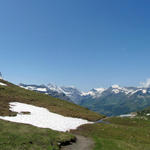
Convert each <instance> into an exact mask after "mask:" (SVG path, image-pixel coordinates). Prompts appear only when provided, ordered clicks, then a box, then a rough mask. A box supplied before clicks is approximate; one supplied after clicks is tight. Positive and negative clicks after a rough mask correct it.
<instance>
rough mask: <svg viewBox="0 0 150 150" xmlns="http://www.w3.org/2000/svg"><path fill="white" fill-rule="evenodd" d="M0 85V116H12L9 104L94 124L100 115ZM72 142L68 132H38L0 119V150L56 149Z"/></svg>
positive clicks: (41, 95) (35, 128) (50, 98)
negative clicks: (24, 104) (31, 106)
mask: <svg viewBox="0 0 150 150" xmlns="http://www.w3.org/2000/svg"><path fill="white" fill-rule="evenodd" d="M0 82H3V83H5V84H7V85H8V86H0V115H1V116H2V115H3V116H8V115H15V113H13V112H11V111H9V102H23V103H27V104H33V105H35V106H41V107H45V108H47V109H49V110H50V111H52V112H56V113H58V114H62V115H64V116H70V117H79V118H84V119H88V120H91V121H95V120H98V119H101V118H102V117H103V116H102V115H99V114H97V113H95V112H92V111H89V110H88V109H85V108H83V107H80V106H78V105H75V104H72V103H69V102H66V101H63V100H59V99H56V98H53V97H51V96H48V95H45V94H41V93H37V92H34V91H29V90H25V89H23V88H20V87H18V86H16V85H13V84H11V83H9V82H6V81H3V80H0ZM72 139H74V137H73V136H72V135H71V134H69V133H62V132H57V131H53V130H50V129H41V128H37V127H34V126H30V125H24V124H18V123H12V122H7V121H3V120H0V149H2V150H35V149H36V150H57V149H59V146H58V143H64V142H67V141H70V140H72Z"/></svg>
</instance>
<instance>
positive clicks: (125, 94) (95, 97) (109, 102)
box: [19, 84, 150, 116]
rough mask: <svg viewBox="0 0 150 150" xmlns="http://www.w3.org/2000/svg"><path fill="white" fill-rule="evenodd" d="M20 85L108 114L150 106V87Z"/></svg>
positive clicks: (112, 114)
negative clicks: (80, 88) (87, 89)
mask: <svg viewBox="0 0 150 150" xmlns="http://www.w3.org/2000/svg"><path fill="white" fill-rule="evenodd" d="M19 85H20V87H22V88H25V89H29V90H34V91H37V92H41V93H45V94H48V95H51V96H53V97H56V98H60V99H63V100H67V101H70V102H73V103H76V104H78V105H81V106H84V107H87V108H89V109H90V110H93V111H95V112H98V113H101V114H104V115H107V116H116V115H121V114H128V113H130V112H134V111H139V110H142V109H143V108H146V107H148V106H150V88H149V87H120V86H119V85H112V86H111V87H109V88H93V89H92V90H90V91H88V92H82V91H80V90H78V89H77V88H75V87H64V86H63V87H58V86H56V85H53V84H48V85H27V84H19Z"/></svg>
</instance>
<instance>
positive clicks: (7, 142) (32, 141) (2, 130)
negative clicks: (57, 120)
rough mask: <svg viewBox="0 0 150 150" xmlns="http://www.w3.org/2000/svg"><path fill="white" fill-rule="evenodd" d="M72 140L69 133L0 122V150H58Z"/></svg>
mask: <svg viewBox="0 0 150 150" xmlns="http://www.w3.org/2000/svg"><path fill="white" fill-rule="evenodd" d="M73 140H75V137H74V136H72V135H71V134H69V133H62V132H57V131H53V130H50V129H42V128H37V127H34V126H31V125H25V124H18V123H12V122H7V121H3V120H0V150H59V148H60V147H59V145H61V144H64V143H66V142H69V141H73Z"/></svg>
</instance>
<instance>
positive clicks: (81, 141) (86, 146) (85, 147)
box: [61, 135, 94, 150]
mask: <svg viewBox="0 0 150 150" xmlns="http://www.w3.org/2000/svg"><path fill="white" fill-rule="evenodd" d="M75 136H76V138H77V141H76V142H75V143H72V144H71V145H68V146H64V147H62V148H61V150H92V148H93V146H94V141H93V140H92V139H90V138H87V137H84V136H80V135H75Z"/></svg>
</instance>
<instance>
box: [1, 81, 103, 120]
mask: <svg viewBox="0 0 150 150" xmlns="http://www.w3.org/2000/svg"><path fill="white" fill-rule="evenodd" d="M0 82H3V83H5V84H7V85H8V86H1V85H0V115H1V116H8V115H14V113H12V112H11V111H9V102H22V103H27V104H33V105H35V106H41V107H44V108H47V109H48V110H50V111H51V112H55V113H58V114H61V115H64V116H69V117H78V118H84V119H87V120H90V121H95V120H99V119H101V118H103V117H104V116H102V115H100V114H98V113H95V112H92V111H90V110H88V109H86V108H83V107H81V106H78V105H76V104H72V103H69V102H66V101H63V100H60V99H57V98H54V97H51V96H49V95H46V94H41V93H38V92H34V91H30V90H26V89H23V88H20V87H18V86H16V85H13V84H11V83H9V82H7V81H4V80H0Z"/></svg>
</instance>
